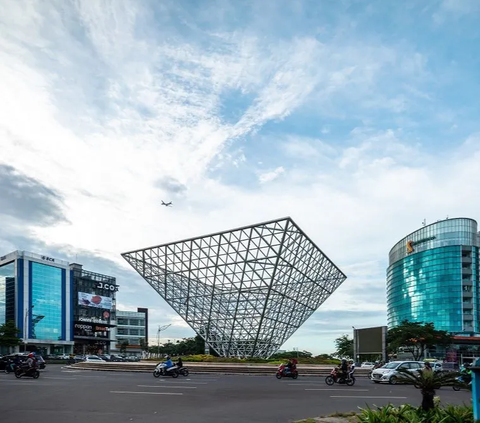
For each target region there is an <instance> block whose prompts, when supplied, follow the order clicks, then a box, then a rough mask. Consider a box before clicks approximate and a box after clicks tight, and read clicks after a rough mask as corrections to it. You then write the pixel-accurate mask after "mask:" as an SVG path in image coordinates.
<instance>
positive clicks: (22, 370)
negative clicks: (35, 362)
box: [15, 367, 40, 379]
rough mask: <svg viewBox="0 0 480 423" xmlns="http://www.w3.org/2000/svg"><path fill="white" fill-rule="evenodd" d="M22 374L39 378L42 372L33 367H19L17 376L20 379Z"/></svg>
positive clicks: (16, 370) (16, 372) (16, 371)
mask: <svg viewBox="0 0 480 423" xmlns="http://www.w3.org/2000/svg"><path fill="white" fill-rule="evenodd" d="M22 376H28V377H33V378H34V379H38V378H39V377H40V372H39V371H38V370H37V369H35V368H33V367H17V368H16V369H15V377H17V378H18V379H20V378H21V377H22Z"/></svg>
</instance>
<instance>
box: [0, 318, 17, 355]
mask: <svg viewBox="0 0 480 423" xmlns="http://www.w3.org/2000/svg"><path fill="white" fill-rule="evenodd" d="M19 333H20V329H18V328H17V327H16V326H15V322H14V321H12V320H9V321H8V322H6V323H4V324H3V325H1V326H0V346H2V347H7V348H8V349H10V348H12V347H16V346H17V345H19V344H20V343H21V342H22V341H21V339H20V338H19V337H18V334H19Z"/></svg>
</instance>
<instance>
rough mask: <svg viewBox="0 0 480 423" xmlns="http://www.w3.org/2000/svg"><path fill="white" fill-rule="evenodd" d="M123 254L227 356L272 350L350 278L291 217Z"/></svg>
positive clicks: (267, 353) (257, 354)
mask: <svg viewBox="0 0 480 423" xmlns="http://www.w3.org/2000/svg"><path fill="white" fill-rule="evenodd" d="M122 256H123V258H125V260H127V261H128V262H129V263H130V265H131V266H132V267H133V268H134V269H135V270H136V271H137V272H138V273H139V274H140V275H141V276H142V277H143V278H144V279H145V280H146V281H147V282H148V283H149V284H150V285H151V286H152V287H153V288H154V289H155V290H156V291H157V292H158V293H159V294H160V296H161V297H162V298H163V299H164V300H165V301H166V302H167V303H168V304H169V305H170V306H171V307H172V308H173V309H174V310H175V311H176V312H177V313H178V314H179V315H180V316H181V317H182V318H183V319H184V320H185V321H186V322H187V323H188V324H189V325H190V326H191V327H192V329H193V330H194V331H195V332H196V333H197V334H199V335H200V336H201V337H202V338H203V339H204V340H205V342H206V343H207V344H208V345H209V346H210V347H211V348H213V349H214V350H215V351H216V352H217V353H218V354H219V355H220V356H222V357H229V356H233V357H264V358H266V357H269V356H270V355H272V354H273V353H275V352H276V351H277V350H278V348H279V347H280V346H281V345H282V344H283V343H284V342H285V341H286V340H287V339H288V338H289V337H290V336H291V335H292V334H293V333H294V332H295V331H296V330H297V329H298V328H299V327H300V326H301V325H302V324H303V323H304V322H305V321H306V320H307V319H308V318H309V317H310V316H311V315H312V313H313V312H315V310H317V308H318V307H319V306H320V305H321V304H322V303H323V302H324V301H325V300H326V299H327V298H328V297H329V296H330V295H331V294H332V293H333V292H334V291H335V290H336V289H337V288H338V287H339V286H340V285H341V284H342V283H343V282H344V281H345V279H346V278H347V277H346V276H345V274H344V273H343V272H342V271H341V270H340V269H339V268H338V267H337V266H336V265H335V264H334V263H333V262H332V261H331V260H330V259H329V258H328V257H327V256H326V255H325V254H324V253H322V251H321V250H320V249H319V248H318V247H317V246H316V245H315V244H314V243H313V242H312V241H311V240H310V238H309V237H308V236H307V235H306V234H305V233H304V232H303V231H302V230H301V229H300V228H299V227H298V226H297V225H296V224H295V222H294V221H293V220H292V219H291V218H290V217H285V218H281V219H277V220H272V221H269V222H263V223H258V224H255V225H251V226H245V227H242V228H237V229H232V230H229V231H224V232H218V233H214V234H211V235H205V236H200V237H196V238H190V239H186V240H182V241H177V242H172V243H168V244H163V245H159V246H156V247H151V248H144V249H141V250H136V251H130V252H127V253H123V254H122Z"/></svg>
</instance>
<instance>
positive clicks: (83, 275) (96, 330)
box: [70, 263, 118, 355]
mask: <svg viewBox="0 0 480 423" xmlns="http://www.w3.org/2000/svg"><path fill="white" fill-rule="evenodd" d="M70 269H71V273H72V275H71V277H72V281H73V284H72V285H73V302H74V304H75V306H74V307H73V320H74V326H73V334H74V342H75V345H74V353H75V354H80V355H84V354H106V353H109V352H110V351H111V349H112V348H114V347H115V331H114V328H115V326H116V298H115V297H116V292H117V291H118V285H117V283H116V279H115V278H114V277H113V276H107V275H102V274H100V273H94V272H90V271H87V270H84V269H83V266H82V265H81V264H77V263H73V264H70Z"/></svg>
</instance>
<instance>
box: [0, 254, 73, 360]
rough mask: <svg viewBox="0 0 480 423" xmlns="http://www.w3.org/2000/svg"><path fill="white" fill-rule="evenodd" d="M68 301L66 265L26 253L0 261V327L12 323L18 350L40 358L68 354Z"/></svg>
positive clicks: (70, 339)
mask: <svg viewBox="0 0 480 423" xmlns="http://www.w3.org/2000/svg"><path fill="white" fill-rule="evenodd" d="M71 297H72V280H71V275H70V270H69V267H68V263H67V262H66V261H63V260H59V259H56V258H53V257H48V256H44V255H39V254H34V253H29V252H26V251H15V252H13V253H10V254H7V255H4V256H1V257H0V324H3V323H5V322H6V321H9V320H12V321H14V322H15V324H16V326H17V328H19V329H20V333H19V337H20V338H22V340H23V341H24V344H23V346H22V348H24V349H26V350H30V351H38V352H41V353H43V354H64V353H71V352H72V350H73V332H72V311H73V310H72V307H73V304H72V301H71Z"/></svg>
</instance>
